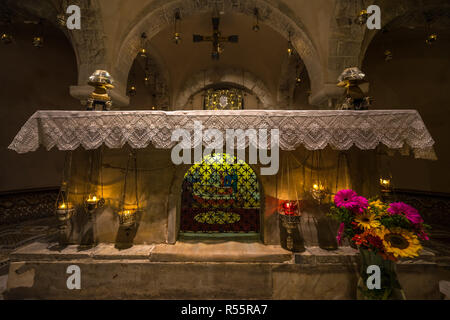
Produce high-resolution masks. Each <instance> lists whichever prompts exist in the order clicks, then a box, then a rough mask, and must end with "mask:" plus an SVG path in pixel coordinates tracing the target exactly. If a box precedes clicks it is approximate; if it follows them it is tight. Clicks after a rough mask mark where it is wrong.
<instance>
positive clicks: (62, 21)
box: [56, 13, 66, 27]
mask: <svg viewBox="0 0 450 320" xmlns="http://www.w3.org/2000/svg"><path fill="white" fill-rule="evenodd" d="M56 23H57V24H58V25H59V26H61V27H65V26H66V15H65V14H64V13H59V14H57V15H56Z"/></svg>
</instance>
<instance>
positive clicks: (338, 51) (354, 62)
mask: <svg viewBox="0 0 450 320" xmlns="http://www.w3.org/2000/svg"><path fill="white" fill-rule="evenodd" d="M372 4H374V5H378V6H379V7H380V9H381V28H382V29H383V28H385V27H386V26H387V25H389V24H390V23H391V22H392V21H394V20H396V19H397V18H399V17H402V16H403V17H408V16H410V17H411V16H412V15H413V14H414V12H416V13H417V12H427V11H433V10H438V9H442V8H450V3H449V2H448V1H445V0H438V1H433V2H427V1H417V3H416V5H415V6H414V7H412V6H411V1H409V0H398V1H390V0H376V1H370V0H361V1H351V0H343V1H336V4H335V9H334V14H333V15H332V18H331V22H330V35H329V40H328V43H329V53H328V67H327V75H326V80H327V82H330V83H332V84H335V83H336V81H337V77H338V76H339V75H340V73H341V72H342V71H343V70H344V68H346V67H350V66H358V67H361V65H362V63H363V60H364V56H365V54H366V51H367V48H368V47H369V45H370V42H371V41H372V40H373V38H374V37H375V36H376V35H377V34H378V33H379V31H380V30H376V29H374V30H369V29H368V28H367V27H366V25H362V26H360V25H358V24H356V23H355V22H354V20H355V18H356V17H357V14H358V12H359V11H360V10H362V9H366V8H367V7H368V6H369V5H372Z"/></svg>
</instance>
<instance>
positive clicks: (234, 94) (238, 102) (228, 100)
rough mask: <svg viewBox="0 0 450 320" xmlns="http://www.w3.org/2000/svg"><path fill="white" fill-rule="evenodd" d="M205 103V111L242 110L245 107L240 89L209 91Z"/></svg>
mask: <svg viewBox="0 0 450 320" xmlns="http://www.w3.org/2000/svg"><path fill="white" fill-rule="evenodd" d="M204 103H205V110H240V109H243V107H244V100H243V98H242V91H241V90H239V89H220V90H216V89H208V90H207V91H206V96H205V102H204Z"/></svg>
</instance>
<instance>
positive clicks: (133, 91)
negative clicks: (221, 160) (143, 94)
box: [128, 85, 137, 97]
mask: <svg viewBox="0 0 450 320" xmlns="http://www.w3.org/2000/svg"><path fill="white" fill-rule="evenodd" d="M136 93H137V91H136V86H134V85H131V86H130V88H129V89H128V96H130V97H134V96H135V95H136Z"/></svg>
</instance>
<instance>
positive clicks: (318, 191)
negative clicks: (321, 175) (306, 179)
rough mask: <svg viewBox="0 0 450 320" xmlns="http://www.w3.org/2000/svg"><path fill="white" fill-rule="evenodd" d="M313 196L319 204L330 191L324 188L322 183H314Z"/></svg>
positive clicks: (311, 190)
mask: <svg viewBox="0 0 450 320" xmlns="http://www.w3.org/2000/svg"><path fill="white" fill-rule="evenodd" d="M310 192H311V196H312V197H313V199H314V200H316V201H318V202H319V204H320V203H321V202H322V201H323V199H325V197H326V196H327V195H328V194H329V191H328V189H327V188H326V187H324V186H323V185H322V184H321V183H320V182H317V183H313V185H312V187H311V189H310Z"/></svg>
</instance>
